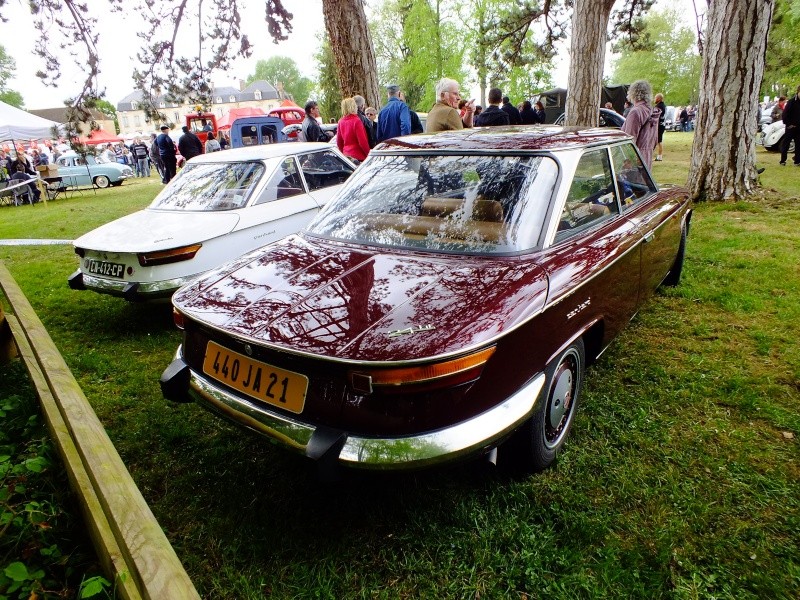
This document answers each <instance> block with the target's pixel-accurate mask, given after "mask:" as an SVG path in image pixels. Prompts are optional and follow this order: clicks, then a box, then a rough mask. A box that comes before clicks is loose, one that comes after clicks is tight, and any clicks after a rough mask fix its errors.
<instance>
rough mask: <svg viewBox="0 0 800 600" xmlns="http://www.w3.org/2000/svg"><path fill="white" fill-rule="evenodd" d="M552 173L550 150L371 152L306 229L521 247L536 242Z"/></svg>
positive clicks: (495, 248) (460, 246)
mask: <svg viewBox="0 0 800 600" xmlns="http://www.w3.org/2000/svg"><path fill="white" fill-rule="evenodd" d="M557 177H558V165H557V164H556V161H555V160H553V159H552V158H550V157H547V156H494V155H492V156H463V155H462V156H441V155H437V156H399V155H398V156H380V155H379V156H374V157H371V158H369V159H368V160H367V161H366V162H365V163H364V164H363V165H362V166H361V167H360V168H359V169H357V170H356V172H355V173H354V174H353V176H352V177H351V178H350V179H349V180H348V182H347V184H346V185H345V188H344V189H343V190H342V191H341V192H340V193H339V194H338V195H337V196H336V198H335V199H334V200H332V201H331V203H329V204H328V205H327V206H326V208H325V209H324V211H323V212H322V213H320V214H319V215H318V217H317V218H316V219H315V220H314V221H313V222H312V223H311V225H309V227H308V231H309V232H310V233H314V234H317V235H321V236H325V237H329V238H333V239H338V240H349V241H353V242H359V243H366V244H381V245H386V246H397V247H408V248H424V249H427V250H441V251H448V252H480V253H505V252H518V251H522V250H527V249H530V248H533V247H535V246H536V245H537V243H538V240H539V239H540V234H541V230H542V226H543V223H544V219H545V216H546V213H547V209H548V206H549V204H550V198H551V196H552V195H553V193H554V190H555V185H556V179H557Z"/></svg>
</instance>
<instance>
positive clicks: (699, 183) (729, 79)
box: [688, 0, 775, 200]
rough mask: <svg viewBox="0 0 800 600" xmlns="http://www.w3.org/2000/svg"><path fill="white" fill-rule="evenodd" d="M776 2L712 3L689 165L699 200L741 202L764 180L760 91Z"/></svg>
mask: <svg viewBox="0 0 800 600" xmlns="http://www.w3.org/2000/svg"><path fill="white" fill-rule="evenodd" d="M774 4H775V2H774V0H736V2H729V1H728V0H711V2H710V6H709V11H708V16H707V19H708V25H707V30H706V35H705V36H704V39H705V47H704V54H703V70H702V75H701V78H700V102H699V106H698V110H697V117H696V121H695V123H696V126H695V131H696V133H695V136H694V144H693V146H692V164H691V167H690V169H689V183H688V185H689V189H690V191H691V195H692V198H693V199H695V200H706V199H709V200H740V199H742V198H745V197H746V196H748V195H749V194H751V193H752V192H753V191H754V190H755V188H756V185H757V184H758V173H757V172H756V167H755V162H756V156H755V134H756V132H757V131H758V99H759V98H758V94H759V89H760V87H761V80H762V78H763V76H764V58H765V54H766V47H767V34H768V32H769V26H770V22H771V20H772V11H773V9H774Z"/></svg>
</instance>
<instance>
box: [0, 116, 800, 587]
mask: <svg viewBox="0 0 800 600" xmlns="http://www.w3.org/2000/svg"><path fill="white" fill-rule="evenodd" d="M691 136H692V134H688V133H673V132H669V133H667V134H666V139H665V154H664V156H665V160H664V161H663V162H658V163H654V166H653V172H654V175H655V177H656V179H657V180H658V181H659V182H660V183H685V179H686V173H687V170H688V163H689V153H690V144H691ZM758 159H759V166H765V167H766V171H765V172H764V173H763V175H762V176H761V178H762V185H763V186H764V193H763V194H762V195H760V196H759V197H758V198H755V199H754V200H753V201H752V202H741V203H735V204H733V203H731V204H718V203H704V204H700V205H698V206H697V207H696V209H695V215H694V219H693V221H692V229H691V234H690V237H689V240H688V245H687V251H686V264H685V268H684V278H683V283H682V284H681V285H680V286H679V287H677V288H675V289H670V290H665V291H663V292H662V293H659V294H657V295H656V296H655V297H654V298H653V299H652V300H651V301H650V302H649V303H648V304H647V305H646V306H645V307H644V308H643V309H642V310H641V312H640V313H639V314H638V315H637V317H636V318H635V319H634V320H633V321H632V323H631V324H630V325H629V327H628V328H627V330H626V331H625V332H624V333H623V334H622V335H621V336H620V338H618V340H617V341H616V342H615V343H614V344H613V345H612V346H611V347H610V348H609V350H608V351H607V352H606V353H605V354H604V355H603V357H602V358H601V360H600V362H599V363H598V364H597V365H595V366H594V367H593V368H591V369H590V370H589V371H588V373H587V386H586V388H585V395H584V397H583V404H582V406H581V409H580V412H579V413H578V415H577V418H576V422H575V424H574V428H573V435H572V437H571V438H570V440H569V441H568V443H567V446H566V449H565V451H564V453H563V454H562V455H561V457H560V458H559V460H558V461H557V463H556V465H555V467H554V468H552V469H550V470H549V471H547V472H546V473H544V474H541V475H538V476H533V477H526V478H522V479H508V478H504V477H503V476H501V475H500V474H498V473H495V472H494V471H493V470H491V469H490V468H488V467H487V466H486V465H482V464H477V463H476V464H467V465H461V466H458V467H455V468H450V469H444V470H437V471H432V472H422V473H415V474H400V475H395V474H393V475H357V476H356V475H353V476H350V477H346V478H345V480H344V481H342V482H340V483H337V484H321V483H318V482H317V480H316V478H315V477H314V470H313V468H312V467H311V466H310V465H309V464H308V463H307V462H306V461H304V460H302V459H301V458H300V457H296V456H294V455H290V454H287V453H286V452H285V451H283V450H281V449H279V448H277V447H275V446H273V445H271V444H270V443H269V442H267V441H266V440H264V439H262V438H258V437H256V436H254V435H250V434H247V433H245V432H242V431H240V430H238V429H236V428H234V427H233V426H230V425H228V424H227V423H224V422H222V421H221V420H219V419H217V418H216V417H214V416H212V415H211V414H209V413H207V412H205V411H203V410H202V409H200V408H199V407H196V406H194V405H174V404H170V403H168V402H167V401H165V400H163V399H162V397H161V394H160V391H159V388H158V377H159V375H160V373H161V371H162V370H163V369H164V367H165V366H166V365H167V364H168V363H169V362H170V360H171V358H172V355H173V353H174V352H175V349H176V347H177V345H178V343H179V341H180V336H179V334H178V332H177V331H176V330H175V329H174V328H173V326H172V323H171V315H170V308H169V305H167V304H143V305H139V304H136V305H134V304H128V303H125V302H124V301H122V300H119V299H116V298H112V297H109V296H101V295H99V294H93V293H90V292H75V291H72V290H69V289H68V288H67V285H66V279H67V277H68V276H69V274H70V273H71V272H72V271H74V269H75V268H76V264H77V263H76V258H75V256H74V255H73V254H72V249H71V247H70V246H25V247H10V246H0V260H2V261H3V262H4V263H5V264H6V266H7V267H8V268H9V269H10V270H11V272H12V274H13V275H14V277H15V278H16V279H17V281H18V282H19V284H20V286H21V287H22V289H23V290H24V291H25V293H26V294H27V295H28V297H29V299H30V301H31V303H32V304H33V306H34V308H35V309H36V310H37V312H38V314H39V315H40V317H41V319H42V321H43V322H44V324H45V325H46V326H47V328H48V330H49V331H50V334H51V336H52V337H53V339H54V340H55V342H56V344H57V345H58V347H59V349H60V350H61V352H62V353H63V355H64V357H65V359H66V361H67V363H68V364H69V365H70V367H71V368H72V370H73V373H74V374H75V376H76V378H77V379H78V381H79V382H80V384H81V385H82V387H83V389H84V391H85V393H86V395H87V397H88V398H89V400H90V402H91V403H92V404H93V405H94V407H95V410H96V411H97V413H98V415H99V417H100V418H101V420H102V421H103V423H104V424H105V426H106V427H107V429H108V431H109V435H110V436H111V438H112V440H113V441H114V443H115V444H116V445H117V448H118V450H119V452H120V454H121V455H122V458H123V460H124V461H125V463H126V464H127V465H128V468H129V469H130V471H131V473H132V475H133V477H134V479H135V480H136V482H137V484H138V485H139V487H140V489H141V490H142V493H143V494H144V496H145V498H146V499H147V501H148V502H149V503H150V506H151V507H152V509H153V511H154V513H155V515H156V517H157V518H158V520H159V522H160V523H161V525H162V526H163V527H164V529H165V531H166V532H167V535H168V537H169V538H170V540H171V541H172V543H173V545H174V546H175V549H176V551H177V553H178V556H179V557H180V558H181V559H182V560H183V562H184V564H185V565H186V568H187V570H188V571H189V574H190V576H191V577H192V579H193V580H194V582H195V585H196V586H197V588H198V590H199V591H200V593H201V595H202V596H203V597H204V598H213V599H217V598H220V599H228V598H230V599H237V600H239V599H250V598H252V599H256V598H264V597H270V598H303V599H305V598H324V599H327V598H330V599H339V598H386V599H395V598H437V599H438V598H459V599H460V598H482V599H486V598H498V599H504V598H620V597H625V598H647V599H650V598H681V599H683V598H686V599H690V598H730V599H736V600H739V599H743V598H770V599H787V600H788V599H793V598H795V599H796V598H798V597H800V449H799V448H798V436H800V343H798V340H799V339H800V302H799V301H798V298H800V267H798V264H799V263H798V255H799V252H800V169H797V168H791V167H779V166H778V156H777V155H775V154H769V153H767V152H765V151H763V149H759V151H758ZM160 188H161V185H160V183H157V181H156V178H155V177H153V178H152V179H151V180H150V181H147V182H143V181H137V180H133V181H129V182H126V183H125V184H124V185H123V186H122V187H121V188H114V189H109V190H101V191H98V192H97V194H96V195H95V194H93V193H91V192H89V193H84V194H83V195H82V196H77V197H73V198H69V199H66V200H57V201H55V202H51V203H49V204H48V205H47V206H43V205H41V204H40V205H35V206H22V207H16V208H0V238H29V237H31V238H64V239H74V238H75V237H77V236H78V235H80V234H82V233H84V232H85V231H88V230H89V229H91V228H93V227H95V226H97V225H100V224H101V223H104V222H106V221H109V220H111V219H112V218H115V217H117V216H120V215H123V214H126V213H128V212H131V211H133V210H135V209H138V208H140V207H143V206H145V205H146V204H147V203H148V202H149V201H150V200H151V199H152V198H153V197H154V196H155V194H156V193H157V192H158V190H159V189H160ZM20 371H21V370H20V369H17V368H9V367H0V378H6V377H15V378H16V379H17V380H18V381H19V385H24V384H25V381H24V377H23V376H21V375H20ZM0 389H2V388H0ZM4 558H5V557H4ZM0 568H2V565H0Z"/></svg>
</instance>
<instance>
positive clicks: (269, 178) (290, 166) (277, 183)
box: [236, 156, 319, 251]
mask: <svg viewBox="0 0 800 600" xmlns="http://www.w3.org/2000/svg"><path fill="white" fill-rule="evenodd" d="M264 177H266V184H265V185H264V186H263V187H261V189H260V191H259V192H258V197H257V198H256V199H255V200H254V201H253V202H251V203H250V205H249V206H248V207H247V208H245V209H242V210H241V211H240V213H241V216H240V221H239V224H238V225H237V227H236V229H237V230H250V231H248V235H247V237H248V238H250V239H253V240H255V241H257V242H258V246H262V245H264V244H268V243H270V242H273V241H275V240H278V239H281V238H283V237H286V236H287V235H291V234H293V233H297V232H298V231H300V230H301V229H303V228H304V227H305V226H306V225H307V224H308V222H309V221H311V219H312V218H313V217H314V215H316V214H317V212H319V205H318V204H317V202H316V201H315V200H314V198H312V197H311V196H310V195H309V194H308V193H307V191H306V188H305V183H304V182H303V178H302V176H301V175H300V168H299V166H298V164H297V160H296V159H295V157H293V156H287V157H285V158H283V159H281V160H280V162H279V163H278V165H277V166H276V167H275V168H274V170H273V171H272V172H271V173H265V174H264ZM258 246H255V247H258ZM243 251H244V250H243Z"/></svg>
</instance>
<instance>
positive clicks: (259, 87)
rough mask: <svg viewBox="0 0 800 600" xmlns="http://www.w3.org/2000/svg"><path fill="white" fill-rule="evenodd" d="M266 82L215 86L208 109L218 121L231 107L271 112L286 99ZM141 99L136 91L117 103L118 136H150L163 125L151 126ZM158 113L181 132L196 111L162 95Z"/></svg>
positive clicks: (159, 99) (193, 107) (152, 124)
mask: <svg viewBox="0 0 800 600" xmlns="http://www.w3.org/2000/svg"><path fill="white" fill-rule="evenodd" d="M280 87H281V86H280V84H278V88H276V87H274V86H273V85H271V84H269V83H267V82H266V81H254V82H253V83H251V84H250V85H248V86H245V85H244V81H241V80H240V81H239V89H237V88H235V87H219V88H217V87H214V88H212V89H213V94H212V97H213V104H212V105H211V106H209V107H206V108H207V110H208V111H209V112H213V113H214V114H215V115H216V116H217V118H220V117H222V116H223V115H225V114H227V112H228V111H229V110H230V109H232V108H243V107H253V108H254V107H258V108H261V109H263V110H264V112H265V113H266V112H269V111H270V110H271V109H273V108H276V107H278V106H279V105H280V103H281V102H282V101H283V99H284V94H283V91H282V89H280ZM141 100H142V93H141V92H140V91H135V92H133V93H131V94H128V95H127V96H125V97H124V98H123V99H122V100H120V101H119V102H118V103H117V120H118V121H119V134H120V136H122V137H130V136H132V135H135V134H140V133H141V134H150V133H151V132H157V131H158V128H159V127H160V126H161V123H155V124H154V123H150V121H149V120H148V119H147V118H146V117H145V115H144V111H143V110H142V109H141V108H139V104H140V102H141ZM157 102H158V108H159V110H160V111H161V112H162V113H163V114H165V115H166V116H167V125H172V126H174V128H175V129H178V130H180V127H181V126H182V125H183V123H184V118H185V116H186V115H187V114H189V113H193V112H197V108H196V107H195V105H194V104H188V103H184V104H175V103H171V102H167V101H166V99H165V98H164V97H163V96H162V97H159V98H158V100H157Z"/></svg>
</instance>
